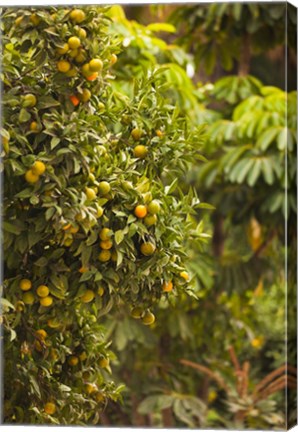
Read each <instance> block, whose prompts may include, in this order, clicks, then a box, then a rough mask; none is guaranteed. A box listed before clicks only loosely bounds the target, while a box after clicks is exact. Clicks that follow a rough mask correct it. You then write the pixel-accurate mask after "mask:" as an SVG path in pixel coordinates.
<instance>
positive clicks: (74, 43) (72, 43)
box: [67, 36, 81, 57]
mask: <svg viewBox="0 0 298 432" xmlns="http://www.w3.org/2000/svg"><path fill="white" fill-rule="evenodd" d="M67 43H68V46H69V48H70V49H77V48H79V47H80V46H81V41H80V39H79V38H78V37H77V36H71V37H70V38H69V39H68V41H67ZM76 55H77V54H76ZM74 57H75V56H74Z"/></svg>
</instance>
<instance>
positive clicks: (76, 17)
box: [69, 9, 86, 24]
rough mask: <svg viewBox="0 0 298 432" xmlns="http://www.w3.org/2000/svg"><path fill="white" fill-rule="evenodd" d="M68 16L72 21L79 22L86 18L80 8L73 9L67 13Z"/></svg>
mask: <svg viewBox="0 0 298 432" xmlns="http://www.w3.org/2000/svg"><path fill="white" fill-rule="evenodd" d="M69 16H70V18H71V19H72V21H74V22H76V23H78V24H80V23H81V22H83V21H84V20H85V18H86V14H85V12H84V11H82V9H73V10H72V11H71V12H70V14H69Z"/></svg>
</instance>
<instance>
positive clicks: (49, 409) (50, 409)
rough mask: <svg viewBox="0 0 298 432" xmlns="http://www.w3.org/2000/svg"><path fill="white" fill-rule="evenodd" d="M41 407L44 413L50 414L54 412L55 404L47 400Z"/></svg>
mask: <svg viewBox="0 0 298 432" xmlns="http://www.w3.org/2000/svg"><path fill="white" fill-rule="evenodd" d="M43 409H44V412H45V413H46V414H49V415H52V414H55V412H56V405H55V404H54V403H53V402H47V403H46V404H45V406H44V407H43Z"/></svg>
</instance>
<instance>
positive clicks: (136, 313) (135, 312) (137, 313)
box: [130, 306, 143, 319]
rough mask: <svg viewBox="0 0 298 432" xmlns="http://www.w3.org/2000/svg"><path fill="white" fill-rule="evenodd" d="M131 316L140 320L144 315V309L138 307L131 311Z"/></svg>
mask: <svg viewBox="0 0 298 432" xmlns="http://www.w3.org/2000/svg"><path fill="white" fill-rule="evenodd" d="M130 315H131V316H132V317H133V318H135V319H140V318H142V315H143V309H142V308H140V307H139V306H136V307H134V308H133V309H132V310H131V312H130Z"/></svg>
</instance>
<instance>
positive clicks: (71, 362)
mask: <svg viewBox="0 0 298 432" xmlns="http://www.w3.org/2000/svg"><path fill="white" fill-rule="evenodd" d="M67 363H68V364H69V366H76V365H77V364H78V363H79V359H78V357H76V356H70V357H69V358H68V360H67Z"/></svg>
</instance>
